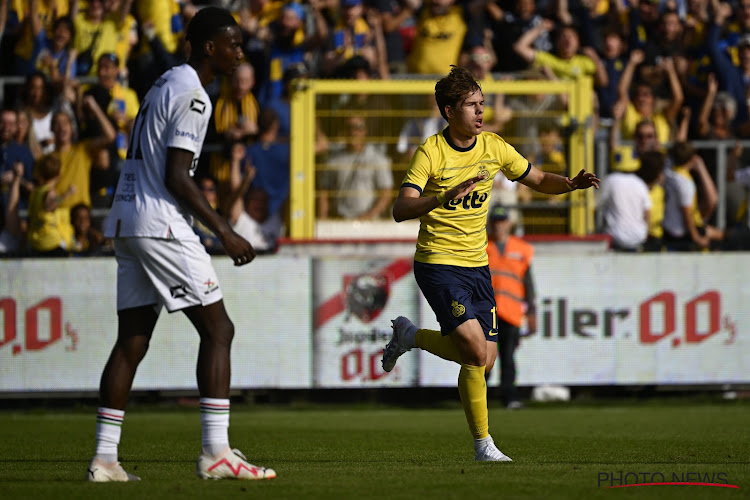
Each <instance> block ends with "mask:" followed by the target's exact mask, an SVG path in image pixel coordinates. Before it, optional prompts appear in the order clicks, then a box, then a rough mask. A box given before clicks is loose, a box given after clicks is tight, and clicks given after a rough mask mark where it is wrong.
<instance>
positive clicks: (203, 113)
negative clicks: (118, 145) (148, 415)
mask: <svg viewBox="0 0 750 500" xmlns="http://www.w3.org/2000/svg"><path fill="white" fill-rule="evenodd" d="M186 40H187V41H188V42H190V45H191V54H190V57H189V59H188V61H187V63H186V64H183V65H181V66H177V67H174V68H172V69H170V70H169V71H167V72H166V73H164V74H163V75H162V76H161V77H160V78H159V79H158V80H157V81H156V82H154V84H153V86H152V87H151V89H150V90H149V92H148V93H147V94H146V97H145V98H144V99H143V102H142V103H141V107H140V111H139V113H138V116H137V117H136V120H135V123H134V124H133V130H132V133H131V136H130V143H129V148H128V153H127V159H126V161H125V166H124V167H123V170H122V173H121V174H120V181H119V183H118V186H117V192H116V193H115V197H114V202H113V204H112V210H111V212H110V216H109V218H108V221H107V225H106V227H105V234H106V236H108V237H110V238H114V245H115V256H116V258H117V314H118V331H117V341H116V343H115V346H114V348H113V350H112V353H111V355H110V357H109V360H108V361H107V365H106V367H105V368H104V373H103V374H102V379H101V385H100V399H101V407H100V408H99V412H98V415H97V425H96V441H97V443H96V454H95V455H94V457H93V459H92V460H91V463H90V465H89V468H88V471H87V473H86V479H87V480H89V481H97V482H104V481H132V480H138V479H139V478H138V477H136V476H134V475H132V474H129V473H127V472H125V470H124V469H123V468H122V466H121V465H120V464H119V462H118V461H117V457H118V449H117V448H118V444H119V441H120V432H121V426H122V422H123V417H124V414H125V412H124V408H125V404H126V402H127V399H128V394H129V393H130V388H131V386H132V383H133V378H134V377H135V372H136V369H137V367H138V364H139V363H140V362H141V360H142V359H143V357H144V356H145V354H146V351H147V350H148V344H149V340H150V338H151V334H152V332H153V330H154V326H155V325H156V320H157V318H158V317H159V312H160V310H161V307H162V306H165V307H166V308H167V311H169V312H170V313H171V312H174V311H182V312H183V313H185V315H186V316H187V317H188V318H189V319H190V321H191V322H192V323H193V325H194V326H195V328H196V329H197V330H198V333H199V335H200V351H199V354H198V366H197V370H196V371H197V378H198V390H199V392H200V407H201V431H202V439H201V444H202V450H201V453H200V456H199V458H198V463H197V468H196V472H197V474H198V476H199V477H201V478H204V479H209V478H211V479H270V478H274V477H276V473H275V472H274V471H273V470H272V469H266V468H264V467H258V466H255V465H252V464H250V463H248V462H247V460H246V459H245V457H244V456H243V455H242V454H241V453H239V451H237V450H232V449H231V448H230V447H229V438H228V428H229V383H230V347H231V343H232V337H233V336H234V325H233V324H232V321H231V320H230V319H229V316H228V315H227V312H226V309H225V308H224V302H223V300H222V293H221V288H220V287H219V281H218V279H217V278H216V273H215V271H214V269H213V266H212V265H211V260H210V257H209V255H208V254H207V253H206V251H205V249H204V248H203V246H202V245H201V243H200V241H199V239H198V237H197V236H196V235H195V233H194V232H193V230H192V228H191V216H192V215H195V216H197V217H199V218H200V219H201V220H202V221H203V222H204V223H205V224H206V225H207V226H208V227H209V228H210V229H211V230H213V231H214V233H215V234H216V235H217V236H218V237H219V238H220V239H221V242H222V244H223V246H224V249H225V250H226V252H227V254H228V255H229V256H230V257H231V258H232V259H233V260H234V264H235V265H236V266H242V265H244V264H247V263H249V262H250V261H252V260H253V259H254V258H255V251H254V250H253V247H252V245H250V243H248V242H247V241H246V240H245V239H244V238H242V237H241V236H239V235H238V234H237V233H235V232H234V231H233V230H232V228H231V227H230V226H229V224H228V223H227V221H226V220H224V219H223V218H222V217H221V216H220V215H219V214H217V213H216V212H215V211H214V210H213V209H212V208H211V207H210V206H209V205H208V203H207V202H206V200H205V198H204V197H203V196H202V195H201V193H200V191H199V190H198V187H197V185H196V184H195V182H194V181H193V179H192V174H193V172H194V170H195V168H196V165H197V164H198V157H199V155H200V151H201V148H202V146H203V140H204V138H205V136H206V129H207V127H208V122H209V117H210V116H211V110H212V106H211V102H210V100H209V98H208V95H207V94H206V91H205V89H204V87H205V86H206V85H207V84H209V83H210V82H212V81H213V80H214V78H215V77H216V76H217V75H219V74H223V75H231V74H232V73H233V72H234V70H235V69H236V68H237V66H238V65H239V63H240V61H241V59H242V57H243V53H242V50H241V42H242V35H241V32H240V29H239V27H238V26H237V23H236V22H235V20H234V18H233V17H232V16H231V14H230V13H229V12H228V11H226V10H224V9H220V8H216V7H207V8H204V9H202V10H200V11H199V12H198V13H197V14H196V15H195V17H194V18H193V19H192V21H191V22H190V25H189V26H188V28H187V32H186Z"/></svg>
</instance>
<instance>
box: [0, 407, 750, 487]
mask: <svg viewBox="0 0 750 500" xmlns="http://www.w3.org/2000/svg"><path fill="white" fill-rule="evenodd" d="M94 421H95V410H94V409H91V410H90V411H78V410H76V411H55V410H44V411H28V412H9V411H5V412H0V498H2V499H16V498H18V499H29V498H43V499H70V498H96V499H104V500H116V499H120V498H123V499H125V498H127V499H133V498H140V499H151V498H157V499H162V498H178V499H189V498H247V499H250V498H252V499H262V498H273V499H307V498H312V499H339V498H352V499H370V498H372V499H378V500H390V499H421V498H427V499H444V498H455V499H470V500H476V499H484V498H487V499H509V498H512V499H515V498H519V499H547V498H570V499H599V498H601V499H613V498H617V499H621V498H628V499H631V498H632V499H641V498H659V499H663V498H675V499H678V498H679V499H684V498H688V499H693V498H732V499H739V498H750V404H748V403H747V402H743V401H734V402H724V401H718V400H717V401H713V402H711V401H703V402H695V401H693V402H689V403H670V402H663V401H662V402H653V401H649V402H630V403H616V404H610V405H602V404H596V405H581V404H575V403H574V404H570V405H565V406H562V405H553V406H541V405H540V406H532V407H530V408H526V409H524V410H522V411H517V412H511V411H506V410H503V409H500V408H497V407H494V408H491V410H490V430H491V432H492V435H493V437H494V438H495V441H496V442H497V443H498V446H499V448H500V449H501V450H502V451H504V452H505V453H506V454H508V455H509V456H510V457H512V458H513V460H514V461H513V462H512V463H475V462H474V460H473V449H472V443H471V437H470V435H469V433H468V430H467V426H466V422H465V420H464V416H463V412H462V411H461V409H460V408H456V407H448V408H446V407H441V408H437V409H402V408H385V407H344V408H339V407H335V408H332V407H302V408H292V407H282V408H279V407H274V408H268V407H243V406H242V405H234V407H233V408H232V415H231V427H230V438H231V441H232V445H233V446H236V447H238V448H240V449H241V450H242V451H243V452H244V453H245V454H246V455H247V456H248V459H249V460H250V461H251V462H252V463H255V464H258V465H264V466H269V467H273V468H274V469H276V472H277V474H278V478H277V479H275V480H271V481H257V482H256V481H252V482H251V481H248V482H244V481H243V482H239V481H202V480H199V479H198V478H196V476H195V472H194V468H195V459H196V458H197V452H198V449H199V445H200V424H199V413H198V410H197V409H194V408H175V409H170V410H165V409H160V408H156V409H155V408H152V407H134V408H133V409H131V410H129V411H128V413H127V414H126V418H125V425H124V426H123V438H122V442H121V444H120V455H121V460H122V462H123V465H124V466H125V467H126V468H127V470H129V471H131V472H134V473H136V474H138V475H140V476H141V478H142V481H140V482H138V483H120V484H89V483H86V482H84V481H83V476H84V472H85V470H86V465H87V462H88V460H89V458H90V456H91V453H92V450H93V447H94V425H95V424H94ZM618 472H622V473H623V474H627V473H629V472H631V473H647V474H655V473H661V474H663V475H664V476H665V480H666V481H674V480H675V477H680V478H681V477H685V478H686V479H692V480H693V482H695V480H696V478H701V479H702V480H704V479H705V478H706V477H707V476H706V474H713V475H714V477H715V478H716V477H721V476H720V474H722V473H723V474H724V476H723V477H724V478H725V479H726V482H727V483H729V484H733V485H737V486H739V489H735V488H726V487H715V486H638V487H628V488H617V489H611V488H610V489H607V488H604V486H608V485H609V484H610V483H609V481H608V480H605V481H603V482H600V479H601V478H602V476H601V474H617V473H618ZM688 473H693V474H700V476H696V475H692V476H687V474H688ZM673 474H674V475H677V476H673ZM683 474H684V475H685V476H683ZM652 477H654V476H648V480H649V481H650V480H651V479H652ZM656 477H657V478H658V476H656ZM633 478H634V476H630V482H635V480H634V479H633ZM638 482H644V481H641V480H638ZM698 482H701V481H698ZM615 484H616V482H615Z"/></svg>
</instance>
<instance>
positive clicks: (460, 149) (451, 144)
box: [443, 127, 477, 153]
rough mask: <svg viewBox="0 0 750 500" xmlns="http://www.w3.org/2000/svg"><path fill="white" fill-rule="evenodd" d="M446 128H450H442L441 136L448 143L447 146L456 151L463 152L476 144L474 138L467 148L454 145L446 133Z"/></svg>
mask: <svg viewBox="0 0 750 500" xmlns="http://www.w3.org/2000/svg"><path fill="white" fill-rule="evenodd" d="M448 129H450V127H445V128H444V129H443V138H444V139H445V142H447V143H448V146H450V147H452V148H453V149H455V150H456V151H458V152H460V153H464V152H466V151H471V150H472V149H474V146H476V145H477V140H476V139H474V142H473V143H472V144H471V146H469V147H467V148H462V147H461V146H456V145H455V144H453V141H451V135H450V134H449V133H448Z"/></svg>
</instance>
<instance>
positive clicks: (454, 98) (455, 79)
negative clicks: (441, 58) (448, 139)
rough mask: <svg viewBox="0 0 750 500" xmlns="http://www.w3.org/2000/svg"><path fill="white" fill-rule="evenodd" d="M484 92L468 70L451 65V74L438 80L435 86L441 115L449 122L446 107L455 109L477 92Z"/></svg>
mask: <svg viewBox="0 0 750 500" xmlns="http://www.w3.org/2000/svg"><path fill="white" fill-rule="evenodd" d="M477 90H478V91H480V92H481V91H482V87H481V86H480V85H479V82H477V81H476V80H475V79H474V75H473V74H472V73H471V71H469V70H468V69H466V68H459V67H458V66H454V65H451V72H450V74H448V76H445V77H443V78H441V79H440V80H438V82H437V83H436V84H435V101H436V102H437V105H438V108H440V114H441V115H443V118H445V119H446V120H448V117H447V116H446V114H445V107H446V106H453V107H455V106H456V105H457V104H458V103H459V102H461V101H463V100H464V99H466V98H467V97H468V96H470V95H471V94H473V93H474V92H476V91H477Z"/></svg>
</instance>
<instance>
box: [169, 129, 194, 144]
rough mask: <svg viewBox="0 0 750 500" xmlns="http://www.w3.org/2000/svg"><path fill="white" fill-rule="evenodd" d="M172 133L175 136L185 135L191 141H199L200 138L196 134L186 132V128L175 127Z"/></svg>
mask: <svg viewBox="0 0 750 500" xmlns="http://www.w3.org/2000/svg"><path fill="white" fill-rule="evenodd" d="M174 135H175V136H177V137H187V138H188V139H190V140H191V141H193V142H200V139H199V138H198V136H197V135H195V134H194V133H192V132H188V131H187V130H180V129H178V128H176V129H175V130H174Z"/></svg>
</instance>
